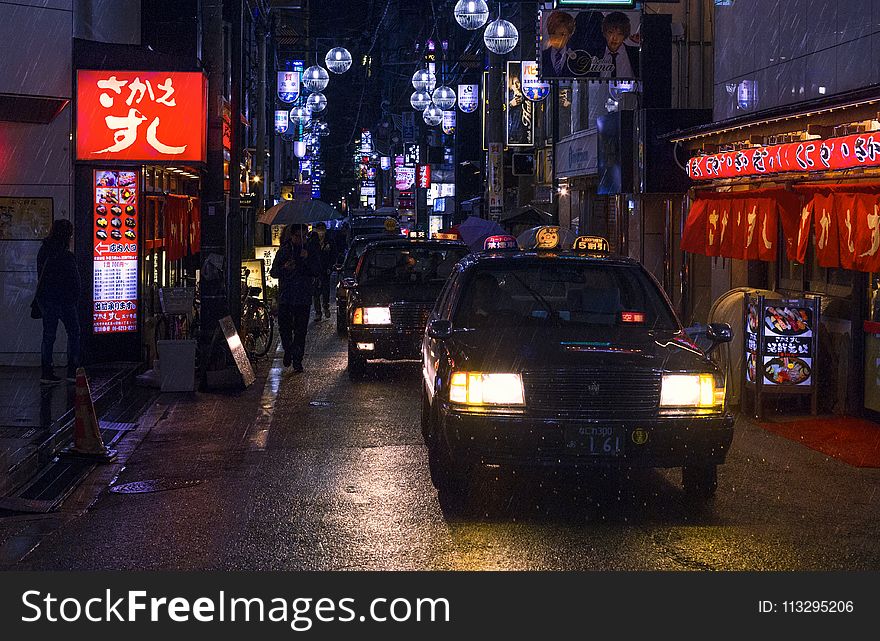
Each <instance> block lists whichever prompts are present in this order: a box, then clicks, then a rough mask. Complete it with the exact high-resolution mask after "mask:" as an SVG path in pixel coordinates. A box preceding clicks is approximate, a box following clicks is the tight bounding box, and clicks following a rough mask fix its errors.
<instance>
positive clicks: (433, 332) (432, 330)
mask: <svg viewBox="0 0 880 641" xmlns="http://www.w3.org/2000/svg"><path fill="white" fill-rule="evenodd" d="M428 336H430V337H431V338H434V339H437V340H438V341H445V340H446V339H448V338H452V322H451V321H448V320H432V321H431V322H430V323H428Z"/></svg>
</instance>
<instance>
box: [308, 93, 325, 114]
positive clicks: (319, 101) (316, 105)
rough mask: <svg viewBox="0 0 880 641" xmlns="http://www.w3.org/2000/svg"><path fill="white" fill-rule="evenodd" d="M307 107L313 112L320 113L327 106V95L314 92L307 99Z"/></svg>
mask: <svg viewBox="0 0 880 641" xmlns="http://www.w3.org/2000/svg"><path fill="white" fill-rule="evenodd" d="M306 107H307V108H308V109H309V111H311V112H312V113H313V114H316V113H320V112H322V111H324V109H326V108H327V97H326V96H324V94H322V93H313V94H311V95H310V96H309V98H308V100H306Z"/></svg>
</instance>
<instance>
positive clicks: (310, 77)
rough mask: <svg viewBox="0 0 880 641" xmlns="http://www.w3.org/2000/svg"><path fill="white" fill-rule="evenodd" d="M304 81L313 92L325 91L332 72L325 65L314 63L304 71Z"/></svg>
mask: <svg viewBox="0 0 880 641" xmlns="http://www.w3.org/2000/svg"><path fill="white" fill-rule="evenodd" d="M302 83H303V84H304V85H305V87H306V89H308V90H309V91H311V92H313V93H318V92H320V91H324V89H326V88H327V85H328V84H329V83H330V74H329V73H327V70H326V69H324V67H321V66H319V65H312V66H311V67H309V68H308V69H306V70H305V71H304V72H303V76H302Z"/></svg>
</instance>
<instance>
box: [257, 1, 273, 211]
mask: <svg viewBox="0 0 880 641" xmlns="http://www.w3.org/2000/svg"><path fill="white" fill-rule="evenodd" d="M265 19H266V18H265V16H262V15H261V16H260V22H259V24H257V60H258V66H259V69H260V71H259V74H260V75H259V78H257V158H256V171H257V176H259V178H260V180H259V182H258V183H257V186H256V188H255V189H254V191H256V192H257V193H256V199H255V200H256V205H255V206H256V210H257V214H258V215H259V213H260V212H261V211H263V210H264V209H265V207H266V178H267V176H266V174H267V172H266V129H267V123H268V119H269V114H268V112H267V110H266V26H265V25H264V20H265Z"/></svg>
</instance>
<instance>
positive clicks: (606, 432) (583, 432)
mask: <svg viewBox="0 0 880 641" xmlns="http://www.w3.org/2000/svg"><path fill="white" fill-rule="evenodd" d="M623 437H624V433H623V430H622V429H620V428H614V427H598V426H582V427H567V428H565V447H566V448H567V449H571V450H579V453H582V454H589V455H590V456H619V455H620V454H621V453H622V452H623V443H624V439H623Z"/></svg>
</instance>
